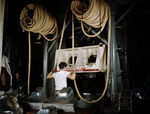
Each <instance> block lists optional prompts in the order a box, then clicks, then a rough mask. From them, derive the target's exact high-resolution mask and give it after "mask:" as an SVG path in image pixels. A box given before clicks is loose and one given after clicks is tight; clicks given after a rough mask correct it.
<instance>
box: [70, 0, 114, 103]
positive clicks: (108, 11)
mask: <svg viewBox="0 0 150 114" xmlns="http://www.w3.org/2000/svg"><path fill="white" fill-rule="evenodd" d="M90 1H91V0H90ZM92 1H97V0H92ZM102 1H103V0H102ZM79 6H80V5H79V4H78V7H79ZM100 6H101V5H100ZM107 8H108V9H107V10H106V11H107V12H106V14H107V15H108V17H107V18H108V19H109V29H108V45H107V46H108V48H107V49H108V50H107V69H106V76H105V87H104V90H103V92H102V94H101V96H100V97H99V98H98V99H96V100H91V101H89V100H86V99H84V98H83V97H82V96H81V94H80V92H79V90H78V87H77V84H76V80H74V86H75V89H76V92H77V94H78V96H79V97H80V99H81V100H83V101H84V102H87V103H96V102H98V101H100V100H101V99H102V98H103V97H104V95H105V93H106V91H107V87H108V81H109V70H110V40H111V12H110V8H109V7H107ZM91 9H92V8H91ZM90 12H92V11H90ZM79 13H81V12H79ZM93 13H94V12H93ZM87 15H88V14H87ZM89 15H90V14H89ZM90 17H91V16H90ZM90 17H89V18H90ZM91 18H92V17H91ZM97 18H98V17H97ZM103 18H104V17H103ZM89 20H90V19H89ZM92 20H93V18H92V19H91V22H90V24H91V23H92ZM105 21H106V20H105ZM98 23H99V22H98ZM90 24H89V25H90ZM99 24H100V23H99ZM99 24H98V25H99ZM105 24H106V22H105V23H104V24H103V27H102V28H104V25H105ZM72 31H73V32H72V40H74V19H73V18H72ZM93 36H94V35H93ZM72 52H73V54H72V56H73V57H72V58H74V42H72ZM73 61H74V60H73ZM73 63H74V62H73ZM73 65H74V64H73ZM73 68H74V66H73Z"/></svg>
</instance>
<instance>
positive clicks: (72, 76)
mask: <svg viewBox="0 0 150 114" xmlns="http://www.w3.org/2000/svg"><path fill="white" fill-rule="evenodd" d="M67 77H68V78H69V79H71V80H75V78H76V72H73V73H70V74H69V75H68V76H67Z"/></svg>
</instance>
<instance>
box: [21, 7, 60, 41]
mask: <svg viewBox="0 0 150 114" xmlns="http://www.w3.org/2000/svg"><path fill="white" fill-rule="evenodd" d="M20 25H21V27H22V29H23V30H26V31H31V32H33V33H39V34H40V35H42V36H43V37H44V38H45V39H46V40H48V41H52V40H54V39H55V38H56V37H57V34H58V25H57V22H56V19H55V18H54V17H53V16H52V15H51V14H50V13H49V12H48V11H46V9H45V8H44V7H42V6H40V5H38V4H28V5H27V6H25V7H24V8H23V10H22V12H21V14H20ZM48 34H55V36H54V37H53V38H50V39H49V38H47V37H46V35H48Z"/></svg>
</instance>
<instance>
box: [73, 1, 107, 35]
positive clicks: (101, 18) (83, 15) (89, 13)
mask: <svg viewBox="0 0 150 114" xmlns="http://www.w3.org/2000/svg"><path fill="white" fill-rule="evenodd" d="M109 9H110V8H109V5H108V4H107V3H106V2H105V1H104V0H89V5H87V4H85V3H82V2H80V1H79V0H74V1H72V3H71V10H72V12H73V14H74V15H75V16H76V18H77V19H78V20H80V21H81V28H82V31H83V33H84V34H85V35H86V36H88V37H95V36H97V35H99V34H100V33H101V32H102V31H103V29H104V27H105V25H106V23H107V21H108V18H109V11H110V10H109ZM83 22H84V23H86V24H87V25H89V26H91V27H93V28H99V29H100V30H99V31H98V32H97V33H96V34H94V35H90V34H88V33H87V32H86V31H85V29H84V25H83Z"/></svg>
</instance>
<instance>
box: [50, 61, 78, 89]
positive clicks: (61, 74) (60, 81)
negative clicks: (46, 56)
mask: <svg viewBox="0 0 150 114" xmlns="http://www.w3.org/2000/svg"><path fill="white" fill-rule="evenodd" d="M66 67H67V64H66V63H65V62H61V63H60V64H59V69H60V71H58V72H54V71H51V72H50V73H49V74H48V75H47V79H50V78H52V77H54V79H55V90H57V91H60V90H62V89H63V88H67V78H69V79H71V80H74V79H75V78H76V74H75V72H73V73H70V72H68V71H66Z"/></svg>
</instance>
